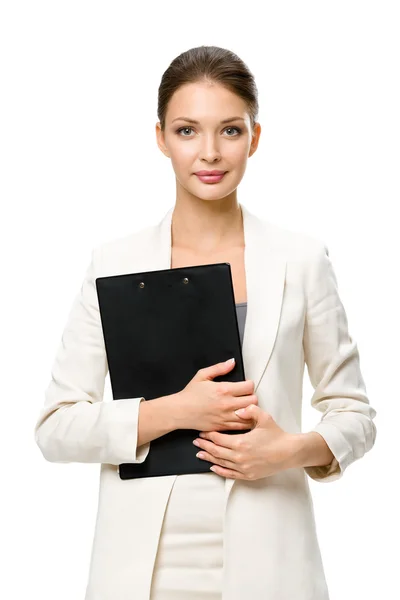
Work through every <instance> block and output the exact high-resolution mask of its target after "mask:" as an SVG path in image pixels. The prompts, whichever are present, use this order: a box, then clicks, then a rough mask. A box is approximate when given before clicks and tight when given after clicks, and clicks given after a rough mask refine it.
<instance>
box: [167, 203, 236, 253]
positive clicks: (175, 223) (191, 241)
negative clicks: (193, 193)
mask: <svg viewBox="0 0 400 600" xmlns="http://www.w3.org/2000/svg"><path fill="white" fill-rule="evenodd" d="M171 233H172V246H174V247H179V248H185V249H186V250H192V251H197V252H203V253H207V252H215V251H216V250H224V249H229V248H230V247H232V245H238V244H242V243H243V217H242V211H241V208H240V205H239V204H238V203H237V202H236V201H235V202H232V201H230V202H226V201H225V199H222V200H221V201H217V200H215V201H204V200H200V201H198V202H192V201H190V202H178V201H177V202H176V204H175V208H174V211H173V213H172V225H171Z"/></svg>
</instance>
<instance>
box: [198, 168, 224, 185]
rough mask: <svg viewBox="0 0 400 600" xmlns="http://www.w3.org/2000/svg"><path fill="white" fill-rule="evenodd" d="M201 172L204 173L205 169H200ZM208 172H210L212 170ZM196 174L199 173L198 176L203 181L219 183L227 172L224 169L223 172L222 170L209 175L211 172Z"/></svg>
mask: <svg viewBox="0 0 400 600" xmlns="http://www.w3.org/2000/svg"><path fill="white" fill-rule="evenodd" d="M200 172H203V173H204V171H200ZM208 173H210V171H209V172H208ZM195 175H197V177H198V178H199V179H200V181H201V182H202V183H219V182H220V181H222V179H223V178H224V176H225V173H224V171H222V172H221V171H220V172H219V175H209V174H207V175H199V174H198V173H195Z"/></svg>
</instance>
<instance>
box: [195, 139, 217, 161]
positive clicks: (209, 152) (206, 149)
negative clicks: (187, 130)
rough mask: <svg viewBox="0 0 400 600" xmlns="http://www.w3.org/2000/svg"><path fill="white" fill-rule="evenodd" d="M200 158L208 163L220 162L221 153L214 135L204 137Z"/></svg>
mask: <svg viewBox="0 0 400 600" xmlns="http://www.w3.org/2000/svg"><path fill="white" fill-rule="evenodd" d="M200 158H201V159H204V160H206V161H207V162H215V161H216V160H220V158H221V153H220V150H219V146H218V144H217V142H216V140H215V137H214V136H213V135H209V136H204V139H203V142H202V145H201V151H200Z"/></svg>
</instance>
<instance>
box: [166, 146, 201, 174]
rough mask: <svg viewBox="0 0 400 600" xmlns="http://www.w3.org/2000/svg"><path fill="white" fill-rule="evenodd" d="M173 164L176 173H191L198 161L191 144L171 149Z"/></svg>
mask: <svg viewBox="0 0 400 600" xmlns="http://www.w3.org/2000/svg"><path fill="white" fill-rule="evenodd" d="M170 156H171V163H172V166H173V167H174V170H175V171H180V170H185V171H188V170H189V171H190V170H191V169H193V165H194V164H195V161H196V156H195V153H194V152H193V148H190V147H189V144H186V145H182V146H180V147H179V148H176V147H175V148H174V147H171V148H170Z"/></svg>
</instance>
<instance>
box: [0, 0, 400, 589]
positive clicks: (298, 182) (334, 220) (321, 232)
mask: <svg viewBox="0 0 400 600" xmlns="http://www.w3.org/2000/svg"><path fill="white" fill-rule="evenodd" d="M398 8H399V5H398V3H397V2H385V1H384V0H380V1H379V2H369V1H366V0H363V1H358V2H356V1H346V2H342V1H336V2H326V1H323V0H318V1H315V2H309V1H302V2H298V1H296V2H264V3H258V2H255V1H247V2H245V3H234V2H232V1H230V2H229V3H228V2H225V3H224V2H218V3H212V4H210V3H206V4H203V5H202V4H201V3H196V4H195V5H193V4H191V3H184V2H171V1H170V2H167V3H165V4H163V5H161V3H160V4H158V3H156V2H145V3H138V2H133V1H130V2H128V1H121V0H119V1H114V2H111V1H108V2H104V1H99V0H96V1H95V2H94V1H87V0H80V1H79V2H77V1H73V0H69V1H68V2H62V1H54V0H53V1H51V2H50V1H48V2H43V1H38V0H36V1H35V2H18V1H16V0H9V1H8V2H7V1H5V2H2V3H1V9H0V54H1V72H0V85H1V94H0V102H1V110H0V119H1V122H0V127H1V132H0V138H1V139H0V144H1V156H0V160H1V182H0V185H1V190H0V192H1V206H2V219H1V258H2V285H1V287H2V293H1V312H0V315H1V316H0V318H1V345H2V366H3V369H2V380H3V392H2V402H1V410H2V413H1V414H2V427H1V436H0V443H1V458H2V460H1V480H2V485H1V487H2V493H1V495H0V502H1V511H0V514H1V547H2V548H1V550H2V556H3V558H2V567H3V568H2V577H1V581H0V596H1V597H2V598H7V600H12V599H14V598H15V599H17V598H18V599H19V598H33V597H34V596H35V597H36V596H37V597H38V598H40V599H41V600H55V598H56V595H55V590H57V600H71V599H74V600H75V599H83V597H84V590H85V585H86V578H87V573H88V568H89V558H90V550H91V543H92V536H93V531H94V526H95V517H96V509H97V494H98V476H99V465H93V464H92V465H85V464H52V463H49V462H46V461H45V460H44V459H43V457H42V455H41V453H40V451H39V449H38V448H37V446H36V445H35V442H34V437H33V427H34V424H35V421H36V418H37V416H38V414H39V410H40V409H41V407H42V404H43V402H44V390H45V388H46V387H47V385H48V383H49V380H50V369H51V365H52V362H53V359H54V356H55V352H56V349H57V346H58V344H59V341H60V339H61V335H62V331H63V328H64V325H65V323H66V318H67V314H68V311H69V309H70V307H71V305H72V301H73V299H74V296H75V295H76V294H77V293H78V292H79V290H80V286H81V283H82V280H83V275H84V272H85V270H86V267H87V266H88V264H89V260H90V252H91V249H92V247H93V246H95V245H97V244H99V243H102V242H103V241H106V240H109V239H112V238H115V237H119V236H122V235H125V234H127V233H130V232H133V231H135V230H137V229H140V228H141V227H143V226H145V225H148V224H151V223H155V222H157V221H158V220H160V219H161V218H162V216H163V215H164V214H165V212H166V211H167V210H168V208H170V207H171V206H172V205H173V204H174V202H175V180H174V173H173V170H172V166H171V163H170V161H169V159H168V158H166V157H165V156H164V155H163V154H162V153H161V152H160V151H159V149H158V147H157V145H156V138H155V123H156V122H157V120H158V119H157V114H156V109H157V90H158V85H159V83H160V79H161V76H162V73H163V72H164V70H165V69H166V68H167V67H168V65H169V63H170V62H171V61H172V59H173V58H174V57H175V56H177V55H178V54H180V53H181V52H183V51H185V50H187V49H189V48H191V47H194V46H199V45H203V44H204V45H217V46H222V47H226V48H229V49H230V50H233V51H234V52H236V53H237V54H238V55H239V56H240V57H241V58H242V59H243V60H244V61H245V62H246V63H247V65H248V66H249V68H250V69H251V71H252V72H253V74H254V75H255V78H256V82H257V85H258V90H259V102H260V113H259V122H260V123H261V126H262V133H261V138H260V144H259V147H258V150H257V152H256V153H255V154H254V156H253V157H251V158H250V159H249V162H248V167H247V171H246V174H245V176H244V179H243V180H242V182H241V184H240V186H239V189H238V199H239V201H240V202H243V203H244V204H245V205H246V206H247V207H248V208H249V210H251V211H252V212H254V213H256V214H258V215H259V216H260V217H263V218H266V219H268V220H270V221H272V222H274V223H277V224H279V225H282V226H284V227H286V228H290V229H295V230H300V231H304V232H308V233H310V234H312V235H315V236H317V237H318V238H320V239H322V240H324V241H325V243H326V244H327V246H328V248H329V251H330V257H331V260H332V263H333V266H334V268H335V272H336V275H337V279H338V285H339V292H340V295H341V298H342V301H343V303H344V306H345V309H346V313H347V317H348V321H349V327H350V330H351V334H352V335H353V337H354V338H355V339H356V340H357V341H358V348H359V352H360V357H361V368H362V373H363V376H364V379H365V382H366V385H367V391H368V394H369V398H370V402H371V404H372V405H373V406H374V408H375V409H376V410H377V413H378V414H377V417H376V419H375V423H376V425H377V429H378V435H377V440H376V443H375V446H374V448H373V449H372V451H371V452H369V453H367V454H366V455H365V456H364V458H363V459H362V460H360V461H358V462H356V463H353V464H352V465H350V466H349V468H348V469H347V471H346V473H345V475H344V477H343V478H342V479H341V480H339V481H337V482H332V483H331V484H325V485H324V484H323V483H319V482H314V481H310V486H311V491H312V493H313V498H314V505H315V513H316V520H317V531H318V536H319V542H320V546H321V551H322V555H323V561H324V566H325V571H326V577H327V581H328V586H329V589H330V595H331V600H354V599H359V598H363V600H367V599H374V600H375V599H376V598H377V597H382V598H389V597H390V598H394V597H399V590H400V585H399V581H398V580H399V578H398V561H399V553H398V538H399V535H400V528H399V509H398V506H399V495H398V489H399V485H398V483H399V467H398V464H399V461H398V460H397V452H398V424H399V418H400V411H399V386H398V383H397V380H396V377H397V375H398V373H399V369H400V357H399V334H400V328H399V319H398V314H399V284H398V277H399V258H400V255H399V249H398V240H399V237H398V228H399V221H398V218H396V214H397V209H398V203H399V158H400V156H399V154H400V152H399V147H400V145H399V139H400V127H399V125H400V119H399V106H400V93H399V52H400V47H399V46H400V44H399V35H398V32H399V29H400V22H399V21H400V20H399V15H398ZM260 11H262V12H260ZM312 391H313V390H312V387H311V385H310V382H309V380H308V376H307V371H305V380H304V398H305V403H304V410H303V413H304V414H303V430H304V431H307V430H309V429H311V428H312V427H313V426H314V425H315V424H316V422H317V421H318V420H319V418H320V414H319V413H317V412H316V411H315V410H314V409H312V408H311V407H310V405H309V403H307V398H311V395H312ZM66 565H67V566H68V568H66ZM288 576H290V574H288ZM60 581H61V582H62V586H61V587H60Z"/></svg>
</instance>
